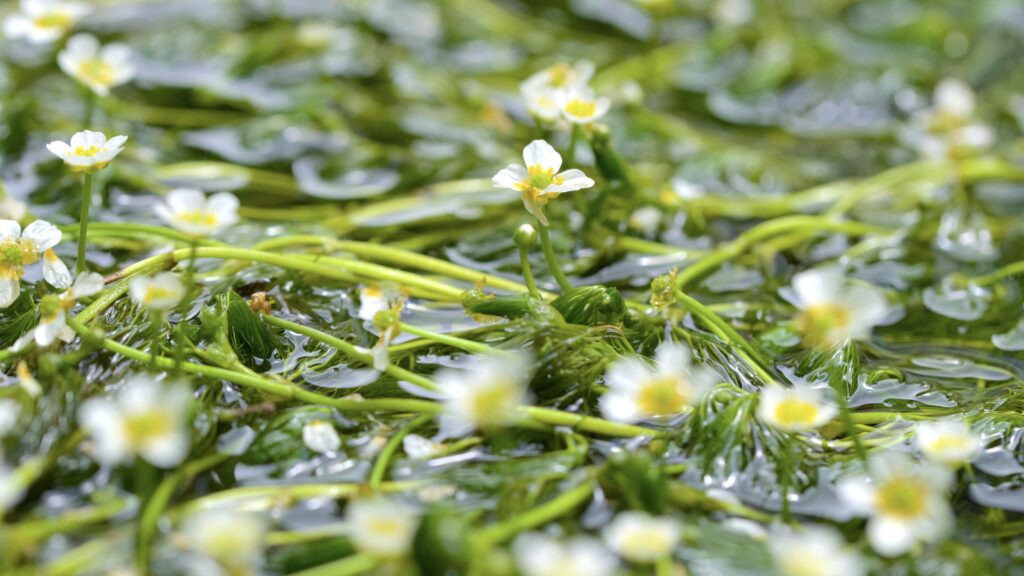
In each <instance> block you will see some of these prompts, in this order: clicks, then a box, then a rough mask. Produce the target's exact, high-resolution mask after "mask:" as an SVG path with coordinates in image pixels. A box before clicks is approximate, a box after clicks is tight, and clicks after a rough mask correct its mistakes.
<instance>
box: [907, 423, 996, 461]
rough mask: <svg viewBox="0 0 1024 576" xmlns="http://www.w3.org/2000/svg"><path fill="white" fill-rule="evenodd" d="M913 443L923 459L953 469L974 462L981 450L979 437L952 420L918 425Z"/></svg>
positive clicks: (968, 427)
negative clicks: (952, 467)
mask: <svg viewBox="0 0 1024 576" xmlns="http://www.w3.org/2000/svg"><path fill="white" fill-rule="evenodd" d="M914 443H915V444H916V445H917V449H918V450H920V451H921V454H923V455H924V457H925V458H927V459H929V460H931V461H932V462H937V463H939V464H946V465H949V466H954V467H955V466H961V465H963V464H966V463H968V462H970V461H972V460H974V458H975V457H977V456H978V453H979V452H981V448H982V439H981V435H979V434H978V433H977V432H974V431H973V430H971V427H970V426H969V425H968V424H967V422H964V421H963V420H954V419H948V420H938V421H935V422H920V423H918V424H917V426H916V427H915V430H914Z"/></svg>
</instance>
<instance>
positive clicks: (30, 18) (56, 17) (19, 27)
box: [4, 0, 90, 44]
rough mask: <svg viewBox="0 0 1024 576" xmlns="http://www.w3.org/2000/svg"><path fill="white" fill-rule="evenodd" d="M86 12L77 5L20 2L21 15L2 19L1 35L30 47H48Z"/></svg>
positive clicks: (57, 0)
mask: <svg viewBox="0 0 1024 576" xmlns="http://www.w3.org/2000/svg"><path fill="white" fill-rule="evenodd" d="M89 11H90V8H89V6H88V5H87V4H82V3H80V2H64V1H62V0H21V12H18V13H16V14H11V15H10V16H8V17H7V19H6V20H4V34H6V35H7V37H8V38H11V39H21V38H24V39H25V41H27V42H28V43H29V44H50V43H53V42H55V41H57V40H59V39H61V38H63V37H64V35H65V34H67V33H68V31H69V30H71V28H73V27H74V25H75V23H76V22H77V21H78V20H80V19H81V18H82V17H83V16H85V15H86V14H88V13H89Z"/></svg>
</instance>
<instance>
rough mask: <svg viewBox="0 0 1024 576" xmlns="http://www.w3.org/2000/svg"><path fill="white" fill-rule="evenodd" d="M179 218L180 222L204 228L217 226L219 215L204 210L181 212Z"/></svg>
mask: <svg viewBox="0 0 1024 576" xmlns="http://www.w3.org/2000/svg"><path fill="white" fill-rule="evenodd" d="M177 218H178V221H180V222H184V223H186V224H202V225H203V226H216V225H217V215H216V214H213V213H211V212H205V211H203V210H191V211H188V212H179V213H178V216H177Z"/></svg>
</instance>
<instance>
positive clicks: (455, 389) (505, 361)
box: [435, 356, 531, 437]
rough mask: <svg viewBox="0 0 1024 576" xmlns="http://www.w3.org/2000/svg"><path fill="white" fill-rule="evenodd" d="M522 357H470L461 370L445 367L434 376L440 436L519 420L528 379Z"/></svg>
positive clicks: (528, 371) (505, 424)
mask: <svg viewBox="0 0 1024 576" xmlns="http://www.w3.org/2000/svg"><path fill="white" fill-rule="evenodd" d="M530 376H531V374H530V364H529V362H528V361H527V359H526V358H524V357H521V356H516V357H509V358H506V357H491V356H473V357H471V358H470V360H469V362H468V363H467V365H466V368H465V369H455V368H446V369H444V370H441V371H439V372H438V373H437V375H436V376H435V380H436V382H437V384H438V388H439V390H438V393H439V395H440V399H441V400H442V401H443V402H444V406H445V409H444V415H443V416H442V417H441V432H442V435H443V436H449V437H451V436H461V435H463V434H467V433H469V432H471V431H472V430H474V429H490V428H498V427H502V426H508V425H510V424H512V423H514V422H515V421H516V420H518V419H519V418H520V416H519V410H518V408H519V406H520V405H521V404H522V403H523V401H524V400H525V398H526V390H527V383H528V382H529V380H530Z"/></svg>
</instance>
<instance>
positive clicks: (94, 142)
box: [71, 130, 107, 148]
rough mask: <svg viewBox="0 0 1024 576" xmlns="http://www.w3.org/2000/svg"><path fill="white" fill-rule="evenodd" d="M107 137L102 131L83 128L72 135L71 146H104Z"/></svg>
mask: <svg viewBox="0 0 1024 576" xmlns="http://www.w3.org/2000/svg"><path fill="white" fill-rule="evenodd" d="M106 143H107V137H106V136H104V135H103V133H102V132H96V131H93V130H82V131H81V132H76V133H75V134H74V136H72V137H71V148H102V147H103V145H104V144H106Z"/></svg>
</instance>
